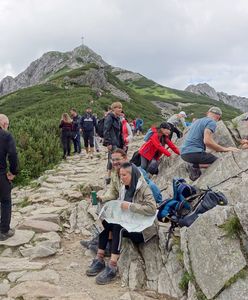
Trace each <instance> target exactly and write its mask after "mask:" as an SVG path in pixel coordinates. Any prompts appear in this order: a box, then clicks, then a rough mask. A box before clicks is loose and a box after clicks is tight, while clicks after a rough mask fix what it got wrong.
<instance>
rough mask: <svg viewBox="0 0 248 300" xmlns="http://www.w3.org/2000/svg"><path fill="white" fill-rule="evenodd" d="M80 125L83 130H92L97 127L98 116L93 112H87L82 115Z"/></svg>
mask: <svg viewBox="0 0 248 300" xmlns="http://www.w3.org/2000/svg"><path fill="white" fill-rule="evenodd" d="M80 126H81V128H82V129H83V131H92V130H94V127H95V128H96V118H95V117H94V116H93V115H92V114H88V113H86V114H85V115H83V116H82V118H81V122H80Z"/></svg>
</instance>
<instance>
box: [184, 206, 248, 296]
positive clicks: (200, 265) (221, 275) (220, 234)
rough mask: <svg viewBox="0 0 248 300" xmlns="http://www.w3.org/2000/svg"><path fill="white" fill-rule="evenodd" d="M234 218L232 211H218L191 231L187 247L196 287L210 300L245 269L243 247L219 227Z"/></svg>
mask: <svg viewBox="0 0 248 300" xmlns="http://www.w3.org/2000/svg"><path fill="white" fill-rule="evenodd" d="M232 215H233V210H232V209H230V208H226V209H223V208H222V207H216V208H214V209H213V210H211V211H209V212H207V213H205V214H203V215H202V216H200V217H199V218H198V219H197V220H196V221H195V222H194V223H193V224H192V225H191V226H190V227H189V228H188V241H187V246H188V250H189V254H190V260H191V268H192V271H193V274H194V276H195V280H196V282H197V284H198V285H199V286H200V288H201V290H202V291H203V293H204V294H205V295H206V296H207V298H208V299H211V298H213V297H214V296H215V295H216V294H217V293H218V292H220V291H221V289H222V288H223V287H224V286H225V283H226V282H227V281H228V280H229V279H230V278H232V277H233V276H234V275H235V274H237V273H238V272H239V271H240V270H242V269H243V268H244V267H245V266H246V260H245V257H244V256H243V254H242V252H241V249H240V243H239V241H238V240H236V239H231V238H228V237H226V235H225V232H224V231H223V229H221V228H220V227H219V226H220V225H222V224H224V223H225V221H226V220H227V219H228V218H230V217H231V216H232Z"/></svg>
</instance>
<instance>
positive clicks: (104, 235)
mask: <svg viewBox="0 0 248 300" xmlns="http://www.w3.org/2000/svg"><path fill="white" fill-rule="evenodd" d="M102 224H103V226H104V230H103V231H102V232H101V233H100V235H99V243H98V248H99V249H101V250H105V249H106V246H107V243H108V240H109V232H110V231H111V232H112V244H111V249H110V250H111V254H120V251H121V242H122V238H123V237H126V238H129V239H130V240H131V241H132V242H133V243H135V244H140V243H144V237H143V234H142V233H141V232H128V231H127V230H126V229H125V228H123V227H121V225H118V224H112V223H108V222H106V221H105V220H104V221H103V222H102Z"/></svg>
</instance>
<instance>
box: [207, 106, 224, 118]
mask: <svg viewBox="0 0 248 300" xmlns="http://www.w3.org/2000/svg"><path fill="white" fill-rule="evenodd" d="M208 112H211V113H214V114H216V115H219V116H221V115H222V110H221V109H220V108H219V107H217V106H212V107H210V108H209V110H208Z"/></svg>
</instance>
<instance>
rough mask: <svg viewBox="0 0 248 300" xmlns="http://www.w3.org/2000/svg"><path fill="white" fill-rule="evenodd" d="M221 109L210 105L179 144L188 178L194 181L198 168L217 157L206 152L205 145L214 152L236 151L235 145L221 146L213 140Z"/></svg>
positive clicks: (209, 163)
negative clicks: (185, 163)
mask: <svg viewBox="0 0 248 300" xmlns="http://www.w3.org/2000/svg"><path fill="white" fill-rule="evenodd" d="M221 116H222V111H221V109H220V108H219V107H215V106H213V107H211V108H210V109H209V110H208V112H207V116H206V117H204V118H201V119H198V120H196V121H195V122H194V123H193V124H192V126H191V127H190V130H189V132H188V134H187V136H186V138H185V140H184V142H183V144H182V146H181V158H182V159H183V160H184V161H186V162H188V163H189V164H188V166H187V170H188V172H189V178H190V179H191V180H192V181H194V180H196V179H197V178H199V177H200V176H201V170H200V168H208V167H209V165H211V164H212V163H213V162H215V161H216V159H217V157H216V156H215V155H213V154H211V153H207V152H206V147H208V148H210V149H212V150H214V151H216V152H230V151H231V152H236V151H238V149H237V148H235V147H223V146H220V145H219V144H217V143H216V142H215V141H214V140H213V133H214V132H215V130H216V126H217V122H218V121H219V120H220V119H221Z"/></svg>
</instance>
